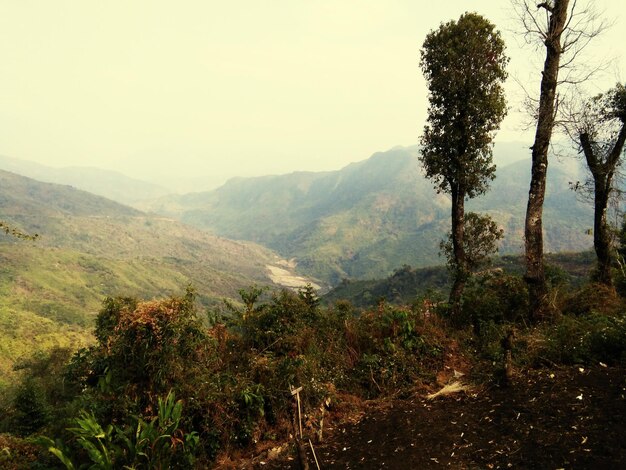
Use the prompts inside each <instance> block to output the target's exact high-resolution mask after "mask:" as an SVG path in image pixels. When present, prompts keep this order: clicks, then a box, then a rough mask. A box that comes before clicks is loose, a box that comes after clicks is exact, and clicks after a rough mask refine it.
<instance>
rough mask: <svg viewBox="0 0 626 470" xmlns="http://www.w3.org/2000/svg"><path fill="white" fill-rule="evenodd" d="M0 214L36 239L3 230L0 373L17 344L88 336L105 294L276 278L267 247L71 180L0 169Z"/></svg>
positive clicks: (228, 287)
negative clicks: (65, 181) (214, 232)
mask: <svg viewBox="0 0 626 470" xmlns="http://www.w3.org/2000/svg"><path fill="white" fill-rule="evenodd" d="M0 220H3V221H6V222H9V223H10V224H12V225H14V226H17V227H19V228H20V229H21V230H24V231H26V232H28V233H31V234H33V233H38V234H40V237H39V238H38V239H37V240H36V241H34V242H30V241H23V240H15V239H14V238H12V237H11V236H8V235H5V234H4V232H2V233H0V272H1V275H0V377H8V375H6V374H8V373H9V371H10V366H11V364H12V362H13V361H14V360H15V359H16V358H17V357H19V356H20V355H22V354H24V353H32V351H33V350H36V349H37V348H48V347H51V346H54V345H61V346H62V345H69V344H74V346H76V345H77V344H80V343H81V342H85V341H87V340H88V339H89V335H88V333H87V332H88V331H89V330H90V328H91V325H92V319H93V317H94V315H95V313H96V312H97V311H98V310H99V309H100V306H101V303H102V300H103V299H104V298H105V297H106V296H118V295H122V296H138V297H140V298H146V299H150V298H153V297H162V296H165V295H178V294H180V293H181V292H183V290H184V289H185V286H187V285H188V284H192V285H193V286H194V287H195V288H196V289H197V291H198V294H199V300H200V302H201V303H202V304H204V305H205V306H209V305H215V304H221V300H222V299H223V298H225V297H228V298H237V295H238V290H239V289H241V288H247V287H248V286H250V285H252V284H260V285H274V284H273V282H272V277H271V272H270V268H271V267H274V268H276V269H277V268H278V267H280V268H282V269H285V263H281V260H280V259H279V258H278V257H277V256H276V255H275V254H274V253H273V252H271V251H270V250H268V249H265V248H263V247H261V246H258V245H255V244H253V243H248V242H236V241H231V240H226V239H223V238H220V237H217V236H214V235H211V234H209V233H207V232H203V231H200V230H197V229H194V228H192V227H190V226H187V225H184V224H181V223H179V222H177V221H175V220H171V219H167V218H164V217H160V216H156V215H149V214H145V213H142V212H141V211H139V210H137V209H133V208H130V207H128V206H124V205H122V204H120V203H117V202H113V201H111V200H108V199H105V198H103V197H100V196H95V195H93V194H90V193H87V192H85V191H81V190H77V189H75V188H72V187H70V186H61V185H57V184H50V183H41V182H38V181H35V180H32V179H29V178H25V177H23V176H19V175H16V174H14V173H10V172H6V171H1V170H0Z"/></svg>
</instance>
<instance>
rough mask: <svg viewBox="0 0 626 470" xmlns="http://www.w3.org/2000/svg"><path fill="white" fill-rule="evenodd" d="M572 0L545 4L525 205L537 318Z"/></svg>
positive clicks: (542, 308) (541, 311)
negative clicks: (564, 42)
mask: <svg viewBox="0 0 626 470" xmlns="http://www.w3.org/2000/svg"><path fill="white" fill-rule="evenodd" d="M568 3H569V0H555V2H554V6H553V7H549V6H547V5H546V4H542V5H543V7H544V8H546V9H547V11H548V12H549V14H550V24H549V29H548V35H547V37H546V39H545V46H546V60H545V62H544V67H543V76H542V79H541V93H540V96H539V113H538V117H537V129H536V133H535V142H534V144H533V146H532V170H531V180H530V190H529V193H528V206H527V209H526V224H525V232H524V233H525V244H526V246H525V248H526V275H525V280H526V282H527V283H528V292H529V300H530V303H529V304H530V317H531V319H532V320H534V321H538V320H540V319H541V318H543V317H545V316H546V315H547V313H548V312H547V310H548V308H547V295H548V287H547V285H546V278H545V270H544V261H543V224H542V219H543V202H544V199H545V193H546V176H547V173H548V148H549V147H550V139H551V137H552V129H553V127H554V114H555V101H556V87H557V82H558V75H559V61H560V58H561V53H562V48H561V33H562V32H563V29H564V27H565V23H566V20H567V6H568Z"/></svg>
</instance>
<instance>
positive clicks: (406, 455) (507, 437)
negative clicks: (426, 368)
mask: <svg viewBox="0 0 626 470" xmlns="http://www.w3.org/2000/svg"><path fill="white" fill-rule="evenodd" d="M625 372H626V369H624V368H623V367H604V366H600V365H599V366H595V367H593V368H590V369H587V368H581V367H567V368H555V369H542V370H530V371H524V372H523V373H522V372H520V373H518V374H517V376H516V377H515V379H514V381H513V383H512V384H511V385H509V386H507V387H498V386H491V387H484V388H480V389H477V388H474V389H473V390H471V391H469V392H461V393H458V394H454V395H448V396H443V397H437V398H435V399H433V400H428V399H426V398H425V396H419V397H418V396H416V397H414V398H412V399H409V400H393V401H386V402H376V403H370V404H369V405H368V406H367V408H366V410H365V413H363V414H362V416H361V418H360V420H358V422H354V423H347V424H341V425H336V426H334V427H332V428H329V430H328V432H327V434H326V437H325V440H324V442H322V443H318V444H314V446H315V451H316V455H317V458H318V460H319V464H320V468H322V469H334V468H337V469H339V468H341V469H398V470H402V469H431V468H432V469H436V468H455V469H506V468H515V469H553V470H556V469H603V470H604V469H624V468H626V398H625V397H626V375H625ZM291 447H293V446H291ZM308 452H309V459H310V464H309V465H310V468H311V469H316V466H315V462H314V460H313V457H312V455H311V452H310V449H309V451H308ZM266 457H267V456H266ZM240 468H264V469H268V468H270V469H295V468H300V467H299V463H298V459H297V457H295V452H293V451H291V452H290V451H289V450H287V451H285V452H283V453H281V454H280V455H279V456H278V457H276V458H273V459H272V458H263V456H261V457H259V458H257V459H254V461H249V462H247V463H246V464H243V467H240Z"/></svg>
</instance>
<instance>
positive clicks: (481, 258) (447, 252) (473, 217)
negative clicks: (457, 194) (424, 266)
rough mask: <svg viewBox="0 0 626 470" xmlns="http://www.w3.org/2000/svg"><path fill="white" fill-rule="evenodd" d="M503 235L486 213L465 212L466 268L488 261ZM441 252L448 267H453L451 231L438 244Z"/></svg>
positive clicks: (475, 266) (477, 266)
mask: <svg viewBox="0 0 626 470" xmlns="http://www.w3.org/2000/svg"><path fill="white" fill-rule="evenodd" d="M503 236H504V230H502V229H501V228H499V227H498V224H497V223H495V222H494V221H493V220H492V219H491V217H489V216H488V215H480V214H477V213H475V212H468V213H467V214H465V237H464V239H463V243H464V245H465V248H464V249H465V256H466V262H467V268H468V269H469V270H470V271H474V270H476V269H478V268H480V267H481V266H483V265H485V264H487V263H488V262H489V256H490V255H491V254H493V253H496V252H497V251H498V245H497V243H498V241H499V240H501V239H502V237H503ZM439 248H440V250H441V252H442V253H443V254H444V256H445V257H446V259H447V261H448V266H449V267H454V251H453V248H452V233H448V238H447V239H446V240H445V241H442V242H441V244H440V245H439Z"/></svg>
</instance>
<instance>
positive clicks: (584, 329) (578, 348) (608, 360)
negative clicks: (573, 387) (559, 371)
mask: <svg viewBox="0 0 626 470" xmlns="http://www.w3.org/2000/svg"><path fill="white" fill-rule="evenodd" d="M532 356H533V357H534V361H535V362H538V363H542V362H546V361H548V362H549V363H556V364H597V363H598V362H603V363H605V364H616V363H618V364H619V363H624V361H626V318H625V317H624V314H619V315H606V314H600V313H596V312H592V313H590V314H588V315H584V316H578V317H575V316H569V315H566V316H563V317H562V318H561V319H560V320H559V321H557V323H556V324H555V325H551V326H549V327H547V328H546V329H545V330H544V331H543V339H542V340H541V341H540V343H539V346H538V347H537V349H536V350H535V351H533V354H532Z"/></svg>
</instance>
